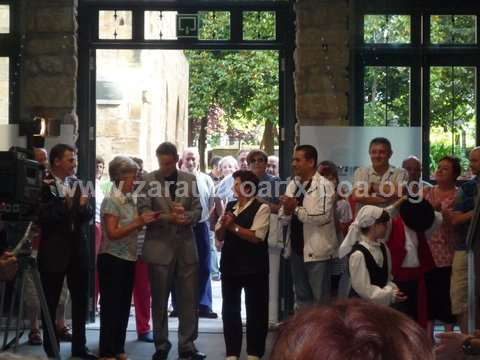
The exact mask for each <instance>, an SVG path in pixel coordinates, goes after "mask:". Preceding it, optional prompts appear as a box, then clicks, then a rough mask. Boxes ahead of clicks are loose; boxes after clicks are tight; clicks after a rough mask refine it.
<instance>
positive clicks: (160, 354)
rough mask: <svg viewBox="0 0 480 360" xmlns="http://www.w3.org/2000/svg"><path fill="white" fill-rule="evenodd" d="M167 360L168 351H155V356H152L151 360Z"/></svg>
mask: <svg viewBox="0 0 480 360" xmlns="http://www.w3.org/2000/svg"><path fill="white" fill-rule="evenodd" d="M167 359H168V351H165V350H157V351H156V352H155V354H153V356H152V360H167Z"/></svg>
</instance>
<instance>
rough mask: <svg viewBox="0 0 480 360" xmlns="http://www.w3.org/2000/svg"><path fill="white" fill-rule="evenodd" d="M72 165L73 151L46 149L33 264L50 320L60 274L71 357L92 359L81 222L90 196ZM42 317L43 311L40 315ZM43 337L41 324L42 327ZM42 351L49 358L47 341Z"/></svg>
mask: <svg viewBox="0 0 480 360" xmlns="http://www.w3.org/2000/svg"><path fill="white" fill-rule="evenodd" d="M76 166H77V157H76V153H75V149H74V148H73V147H72V146H70V145H67V144H58V145H55V146H54V147H53V148H52V150H51V151H50V174H49V176H48V177H46V178H45V179H44V183H45V184H44V191H43V194H44V195H43V199H42V201H41V204H40V210H39V224H40V227H41V233H42V240H41V242H40V247H39V251H38V266H39V271H40V277H41V280H42V285H43V290H44V292H45V297H46V300H47V305H48V310H49V312H50V317H51V319H52V322H53V323H55V317H56V316H55V314H56V309H57V305H58V301H59V297H60V292H61V290H62V285H63V281H64V278H65V276H66V277H67V282H68V288H69V290H70V294H71V298H72V356H73V357H79V358H82V359H96V356H95V355H93V354H92V353H90V352H89V350H88V349H87V347H86V338H85V321H86V313H87V292H88V291H87V290H88V252H87V248H88V246H87V239H86V237H85V234H84V230H83V227H84V225H85V224H86V223H87V222H88V221H89V220H90V219H91V218H92V217H93V208H92V206H90V201H89V200H90V194H84V193H82V192H81V189H80V187H79V186H78V185H79V181H78V180H77V178H76V177H75V176H74V173H75V169H76ZM42 318H43V320H44V321H45V314H42ZM43 331H44V333H45V334H44V335H45V336H46V337H47V338H48V334H47V331H48V330H47V328H46V327H45V326H44V328H43ZM44 348H45V352H46V353H47V355H48V356H49V357H53V356H54V353H53V349H52V348H51V346H50V342H49V341H45V342H44Z"/></svg>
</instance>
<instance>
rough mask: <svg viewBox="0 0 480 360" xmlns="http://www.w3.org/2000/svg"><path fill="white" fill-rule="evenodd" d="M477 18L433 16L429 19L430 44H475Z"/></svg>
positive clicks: (467, 16) (470, 16)
mask: <svg viewBox="0 0 480 360" xmlns="http://www.w3.org/2000/svg"><path fill="white" fill-rule="evenodd" d="M476 32H477V17H476V16H474V15H433V16H431V17H430V41H431V43H432V44H475V43H476V42H477V36H476Z"/></svg>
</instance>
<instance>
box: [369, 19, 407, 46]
mask: <svg viewBox="0 0 480 360" xmlns="http://www.w3.org/2000/svg"><path fill="white" fill-rule="evenodd" d="M363 39H364V41H365V43H368V44H408V43H410V16H408V15H365V17H364V25H363Z"/></svg>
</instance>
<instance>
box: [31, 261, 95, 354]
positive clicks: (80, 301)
mask: <svg viewBox="0 0 480 360" xmlns="http://www.w3.org/2000/svg"><path fill="white" fill-rule="evenodd" d="M65 276H66V277H67V285H68V290H70V296H71V299H72V354H81V353H83V352H84V351H85V344H86V338H85V322H86V317H87V303H88V297H87V293H88V270H87V269H86V268H84V267H82V266H79V265H78V263H77V262H75V261H70V264H69V265H68V267H67V269H66V271H64V272H43V271H40V278H41V280H42V286H43V291H44V293H45V298H46V300H47V305H48V311H49V312H50V317H51V319H52V323H53V326H54V327H55V321H56V313H57V306H58V301H59V299H60V293H61V291H62V287H63V281H64V279H65ZM42 321H43V323H44V324H45V314H43V312H42ZM48 335H49V334H48V329H47V326H45V325H44V326H43V337H44V341H43V348H44V349H45V352H46V354H47V356H48V357H54V354H53V349H52V348H51V346H50V341H48Z"/></svg>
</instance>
